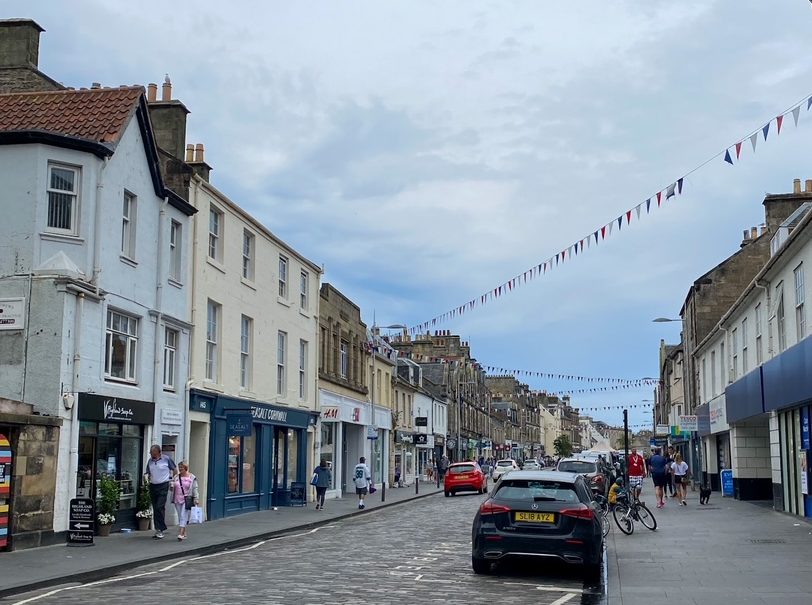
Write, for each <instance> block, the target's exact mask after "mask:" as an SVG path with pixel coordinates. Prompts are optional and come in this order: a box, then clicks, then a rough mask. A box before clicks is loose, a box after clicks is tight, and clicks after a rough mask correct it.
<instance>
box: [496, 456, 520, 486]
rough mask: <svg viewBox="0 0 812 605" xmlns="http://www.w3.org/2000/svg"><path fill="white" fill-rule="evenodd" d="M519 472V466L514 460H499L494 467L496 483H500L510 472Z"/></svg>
mask: <svg viewBox="0 0 812 605" xmlns="http://www.w3.org/2000/svg"><path fill="white" fill-rule="evenodd" d="M517 470H519V465H518V464H517V463H516V461H515V460H513V458H505V459H504V460H497V461H496V464H495V465H494V467H493V474H492V475H491V476H492V477H493V480H494V481H499V478H500V477H501V476H502V475H504V474H505V473H507V472H508V471H517Z"/></svg>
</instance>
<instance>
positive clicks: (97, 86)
mask: <svg viewBox="0 0 812 605" xmlns="http://www.w3.org/2000/svg"><path fill="white" fill-rule="evenodd" d="M101 87H102V85H101V83H100V82H92V83H91V84H90V90H99V89H100V88H101Z"/></svg>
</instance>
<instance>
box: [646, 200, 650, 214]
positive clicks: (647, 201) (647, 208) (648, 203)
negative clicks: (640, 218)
mask: <svg viewBox="0 0 812 605" xmlns="http://www.w3.org/2000/svg"><path fill="white" fill-rule="evenodd" d="M650 209H651V198H648V199H647V200H646V214H648V213H649V210H650Z"/></svg>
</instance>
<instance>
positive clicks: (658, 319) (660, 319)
mask: <svg viewBox="0 0 812 605" xmlns="http://www.w3.org/2000/svg"><path fill="white" fill-rule="evenodd" d="M651 321H652V323H655V324H664V323H668V322H670V321H680V322H681V321H682V318H680V319H670V318H668V317H655V318H654V319H652V320H651Z"/></svg>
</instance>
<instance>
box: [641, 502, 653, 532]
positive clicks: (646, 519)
mask: <svg viewBox="0 0 812 605" xmlns="http://www.w3.org/2000/svg"><path fill="white" fill-rule="evenodd" d="M637 518H638V520H639V521H640V523H642V524H643V525H645V526H646V527H647V528H648V529H650V530H651V531H654V530H655V529H657V519H655V518H654V514H653V513H652V512H651V511H650V510H649V509H648V506H646V505H645V504H638V505H637Z"/></svg>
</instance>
